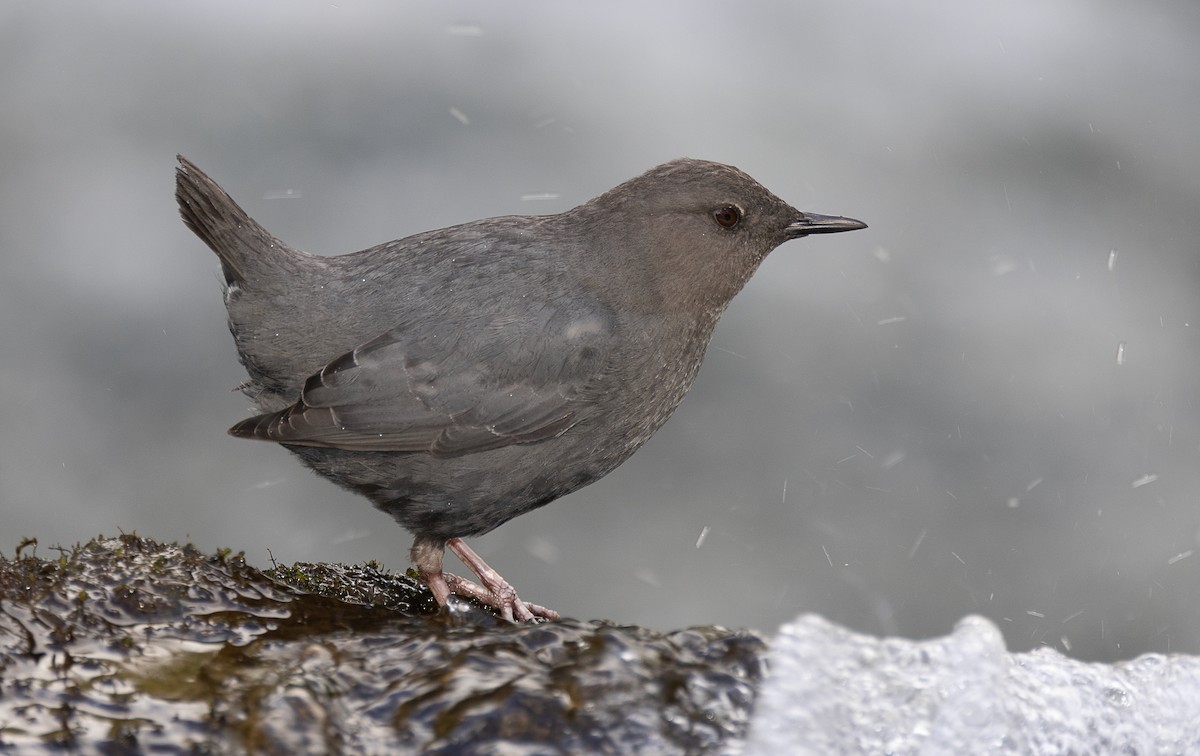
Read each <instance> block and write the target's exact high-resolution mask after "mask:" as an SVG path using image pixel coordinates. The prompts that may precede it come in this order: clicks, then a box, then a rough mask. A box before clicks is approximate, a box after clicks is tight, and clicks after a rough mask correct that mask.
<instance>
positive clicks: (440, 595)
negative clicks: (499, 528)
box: [412, 538, 558, 622]
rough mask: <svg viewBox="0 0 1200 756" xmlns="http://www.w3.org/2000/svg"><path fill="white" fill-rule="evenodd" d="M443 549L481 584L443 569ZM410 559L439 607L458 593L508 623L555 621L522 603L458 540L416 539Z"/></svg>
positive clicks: (552, 613) (547, 612)
mask: <svg viewBox="0 0 1200 756" xmlns="http://www.w3.org/2000/svg"><path fill="white" fill-rule="evenodd" d="M446 546H449V547H450V549H451V550H452V551H453V552H454V553H455V554H456V555H457V556H458V558H459V559H461V560H462V562H463V564H465V565H467V567H469V568H470V570H471V571H472V572H474V573H475V574H476V575H477V576H478V577H479V582H481V583H483V585H477V584H475V583H472V582H471V581H470V580H466V579H464V578H460V577H459V576H457V575H452V574H450V573H448V572H444V571H443V570H442V555H443V553H444V551H445V547H446ZM412 560H413V563H414V564H416V566H417V572H418V573H420V575H421V579H422V580H424V581H425V583H426V584H427V585H428V586H429V590H430V591H432V592H433V597H434V598H435V599H437V602H438V604H440V605H442V606H445V605H446V599H447V598H448V597H449V596H450V594H451V593H457V594H458V595H460V596H469V597H471V598H474V599H476V600H478V601H479V602H480V603H482V604H484V605H485V606H490V607H492V608H494V609H496V610H497V611H499V612H500V615H501V616H502V617H504V618H505V619H506V620H508V621H509V622H512V621H513V620H514V619H517V620H520V621H522V622H526V621H529V620H532V619H534V618H535V617H545V618H546V619H558V612H555V611H553V610H551V609H547V608H546V607H544V606H539V605H538V604H530V603H528V602H525V601H522V600H521V599H520V597H519V596H517V592H516V590H514V589H513V587H512V586H511V585H509V583H508V581H506V580H505V579H504V578H502V577H501V576H500V574H499V573H498V572H496V571H495V570H493V569H492V568H491V567H489V566H488V564H487V562H485V561H483V559H482V558H481V557H480V556H479V555H478V554H476V553H475V552H474V550H472V549H471V547H470V546H468V545H467V544H466V543H465V542H463V540H462V539H461V538H451V539H450V540H449V541H447V542H446V544H445V545H442V544H438V543H433V542H430V541H422V540H419V539H418V540H417V541H416V542H415V543H413V548H412Z"/></svg>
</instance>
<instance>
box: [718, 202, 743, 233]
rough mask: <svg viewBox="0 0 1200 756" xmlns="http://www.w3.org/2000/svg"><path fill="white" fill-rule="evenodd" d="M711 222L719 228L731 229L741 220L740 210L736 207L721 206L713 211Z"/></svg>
mask: <svg viewBox="0 0 1200 756" xmlns="http://www.w3.org/2000/svg"><path fill="white" fill-rule="evenodd" d="M713 220H715V221H716V222H717V225H718V226H720V227H721V228H733V227H734V226H736V225H737V224H738V222H739V221H741V220H742V208H740V207H738V206H737V205H721V206H720V207H718V208H717V209H716V210H713Z"/></svg>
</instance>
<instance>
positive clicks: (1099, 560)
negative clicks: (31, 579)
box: [0, 0, 1200, 660]
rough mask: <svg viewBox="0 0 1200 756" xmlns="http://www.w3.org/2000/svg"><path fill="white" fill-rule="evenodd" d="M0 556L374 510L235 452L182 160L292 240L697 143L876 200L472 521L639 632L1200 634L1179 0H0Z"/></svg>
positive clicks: (324, 541)
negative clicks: (851, 228)
mask: <svg viewBox="0 0 1200 756" xmlns="http://www.w3.org/2000/svg"><path fill="white" fill-rule="evenodd" d="M0 62H2V63H3V65H2V66H0V100H2V101H3V102H4V108H3V114H2V115H0V350H2V355H3V357H2V359H0V396H2V397H3V403H2V404H0V409H2V411H3V418H4V419H3V423H2V424H0V549H3V550H4V552H5V553H7V554H11V552H12V549H13V548H14V547H15V546H16V544H17V543H18V541H19V540H20V538H21V537H22V536H34V537H37V538H38V539H39V541H40V544H41V547H40V548H41V549H42V550H43V552H41V553H44V550H46V549H48V547H49V546H51V545H53V544H54V543H57V542H62V543H70V542H74V541H76V540H83V539H87V538H89V537H91V536H92V535H95V534H97V533H99V532H104V533H108V534H112V533H114V532H115V531H116V530H117V529H118V528H121V529H125V530H127V531H131V530H136V531H137V532H138V533H139V534H142V535H145V536H150V537H154V538H157V539H162V540H176V539H179V540H184V539H191V540H192V541H194V542H195V543H196V544H197V545H199V546H200V547H202V548H205V549H209V550H211V549H215V548H218V547H229V548H232V549H234V550H235V551H237V550H245V551H246V553H247V556H248V557H249V558H250V559H251V560H252V561H254V562H255V563H257V564H260V565H266V564H267V563H268V562H269V558H270V557H269V554H273V555H274V557H275V558H276V559H278V560H280V561H284V562H290V561H295V560H310V561H318V560H341V561H358V560H364V559H369V558H375V559H379V560H381V561H383V562H385V563H386V564H387V565H388V566H391V567H394V568H396V569H402V568H404V567H405V566H406V564H407V561H406V559H407V549H408V546H409V542H410V539H409V536H408V535H407V534H406V533H404V532H403V531H402V530H401V529H400V528H399V527H398V526H395V525H393V524H392V522H391V520H390V519H389V518H387V517H386V516H385V515H383V514H381V513H379V512H377V511H375V510H374V509H373V508H372V507H371V506H370V505H369V504H368V503H367V502H366V501H365V500H363V499H360V498H358V497H356V496H354V495H352V494H350V493H346V492H343V491H341V490H339V489H337V488H335V487H333V486H332V485H331V484H328V483H326V482H324V481H323V480H320V479H318V478H316V477H315V476H313V475H312V474H311V473H309V472H308V471H306V470H305V469H303V468H302V467H301V466H300V465H299V464H298V463H297V462H296V461H295V460H293V459H292V458H290V455H288V454H287V453H286V452H284V451H283V450H281V449H278V448H275V447H272V446H270V445H267V444H253V443H250V442H245V441H238V440H235V439H232V438H230V437H228V436H226V435H225V429H226V428H227V427H228V426H229V425H231V424H233V423H234V422H236V421H237V420H239V419H241V418H243V417H244V416H246V414H247V411H248V402H247V400H246V399H245V398H244V397H242V396H241V395H240V394H237V393H232V392H231V391H230V389H231V388H233V387H234V386H236V385H237V384H238V383H239V382H241V380H242V379H243V373H242V372H241V368H240V367H239V366H238V364H237V361H236V358H235V353H234V349H233V344H232V340H231V339H230V338H229V335H228V332H227V331H226V328H225V323H224V311H223V307H222V304H221V298H220V293H219V286H218V266H217V262H216V259H215V257H214V256H213V255H212V253H211V252H209V250H208V249H207V248H205V247H204V246H203V245H202V244H201V242H199V240H197V239H196V238H194V237H193V236H192V235H191V233H190V232H188V231H187V230H186V229H185V228H184V226H183V225H182V223H180V221H179V219H178V215H177V212H176V210H175V203H174V198H173V196H172V192H173V167H174V155H175V153H176V152H182V153H183V154H185V155H187V156H188V157H190V158H191V159H193V160H194V161H196V163H197V164H198V165H199V166H201V168H203V169H204V170H205V171H207V172H209V173H210V174H211V175H212V176H213V177H214V178H215V179H216V180H217V181H218V182H220V183H221V184H222V185H223V186H224V187H225V188H226V189H227V190H228V191H229V192H230V193H231V194H232V195H233V196H234V197H235V198H236V199H237V200H238V201H239V202H240V203H241V204H242V205H243V206H244V207H245V208H246V209H247V210H248V211H249V212H250V214H251V215H253V216H254V217H255V218H257V219H258V220H259V221H260V222H262V223H263V224H264V225H265V226H266V227H267V228H268V229H269V230H271V231H272V232H273V233H274V234H275V235H277V236H279V237H280V238H282V239H284V240H286V241H288V242H289V243H291V244H293V245H294V246H297V247H300V248H302V249H306V250H309V251H312V252H318V253H323V254H338V253H343V252H349V251H354V250H357V249H361V248H363V247H367V246H370V245H373V244H376V243H379V242H382V241H386V240H389V239H394V238H398V237H402V236H405V235H408V234H411V233H415V232H417V231H422V230H426V229H430V228H436V227H441V226H446V225H450V224H453V223H457V222H462V221H467V220H472V219H475V218H480V217H485V216H491V215H501V214H508V213H548V212H557V211H559V210H563V209H566V208H569V207H571V206H573V205H575V204H578V203H579V202H582V201H585V200H587V199H588V198H590V197H592V196H594V195H596V194H599V193H600V192H602V191H604V190H606V189H608V188H610V187H611V186H613V185H615V184H616V183H618V182H620V181H622V180H624V179H627V178H630V177H632V176H634V175H636V174H638V173H640V172H641V171H643V170H645V169H646V168H649V167H650V166H652V165H655V164H657V163H660V162H663V161H665V160H668V159H670V158H674V157H678V156H682V155H688V156H692V157H699V158H707V159H712V160H719V161H722V162H727V163H732V164H734V165H737V166H739V167H741V168H743V169H744V170H746V171H747V172H749V173H750V174H751V175H753V176H755V177H756V178H757V179H759V180H760V181H761V182H763V183H764V184H765V185H766V186H768V187H769V188H770V189H772V190H773V191H774V192H775V193H776V194H778V195H779V196H781V197H783V198H784V199H786V200H788V201H789V202H791V203H792V204H794V205H795V206H797V207H799V208H801V209H804V210H812V211H816V212H823V213H833V214H845V215H850V216H854V217H857V218H861V219H862V220H864V221H866V222H867V223H869V224H870V229H868V230H866V231H859V232H855V233H852V234H845V235H838V236H831V237H824V238H821V237H816V238H811V239H808V240H804V241H800V242H792V243H789V244H787V245H785V246H783V247H781V248H780V249H779V250H777V251H776V252H775V253H774V254H773V255H772V257H771V258H770V259H769V260H768V261H767V263H766V264H765V265H764V266H763V268H762V269H761V270H760V272H759V274H758V276H757V277H756V279H755V280H753V281H752V282H751V284H750V285H749V286H748V287H747V289H746V290H745V291H744V292H743V293H742V295H740V296H739V298H738V299H737V300H735V302H734V304H733V306H732V307H731V308H730V310H729V312H728V314H727V315H726V317H725V319H724V320H723V321H722V324H721V326H720V328H719V329H718V331H717V334H716V337H715V339H714V342H713V348H712V349H711V350H710V353H709V357H708V360H707V361H706V364H705V366H704V368H703V369H702V370H701V373H700V377H699V379H698V381H697V383H696V386H695V388H694V389H693V391H692V393H691V395H690V396H689V398H688V399H687V401H685V402H684V404H683V406H682V407H681V408H680V410H679V412H678V413H677V414H676V415H675V417H674V419H673V420H672V421H671V422H670V423H668V425H667V426H666V427H665V428H664V429H663V431H662V432H660V433H659V435H658V436H656V437H655V438H654V440H652V441H651V442H650V443H649V444H648V445H647V447H646V448H645V449H644V450H643V451H642V452H641V453H639V454H638V455H636V456H635V457H634V458H633V459H632V460H631V461H630V462H629V463H627V464H626V465H625V466H623V467H622V468H620V469H619V470H618V471H617V472H615V473H613V474H612V475H610V476H609V477H608V478H606V479H605V480H603V481H601V482H599V483H597V484H596V485H594V486H592V487H590V488H587V489H585V490H583V491H581V492H579V493H577V494H574V495H572V496H570V497H568V498H566V499H563V500H561V501H559V502H556V503H555V504H552V505H551V506H549V507H547V508H545V509H543V510H540V511H539V512H536V513H533V514H530V515H527V516H525V517H522V518H519V519H518V520H515V521H513V522H511V523H509V524H507V525H505V526H504V527H502V528H501V529H499V530H498V531H495V532H494V533H492V534H489V535H488V536H485V537H484V538H481V539H478V540H477V541H476V542H475V543H474V545H475V546H476V548H477V549H478V550H479V551H480V553H481V554H483V555H484V557H485V558H487V559H489V561H490V562H491V563H492V564H493V566H495V567H497V568H498V569H499V570H500V571H501V572H502V573H503V574H504V575H505V576H506V577H508V578H509V579H510V580H511V581H512V582H513V583H514V584H515V585H516V586H517V587H518V589H519V590H520V591H521V593H522V595H523V596H524V597H525V598H527V599H530V600H533V601H537V602H539V603H544V604H547V605H549V606H552V607H554V608H556V609H558V610H560V611H561V612H563V613H564V614H567V615H571V616H576V617H583V618H601V617H603V618H610V619H614V620H617V621H621V622H631V623H642V624H647V625H651V626H656V627H660V628H663V629H670V628H676V627H682V626H686V625H689V624H709V623H719V624H725V625H729V626H749V627H755V628H758V629H760V630H763V631H766V632H771V631H772V630H774V629H775V628H776V627H777V626H778V625H779V624H780V623H781V622H783V621H785V620H788V619H790V618H792V617H794V616H795V615H796V614H798V613H800V612H802V611H812V612H818V613H820V614H822V615H824V616H825V617H827V618H829V619H830V620H832V621H834V622H837V623H840V624H843V625H845V626H848V627H850V628H853V629H855V630H859V631H862V632H868V633H876V634H881V633H886V634H899V635H903V636H907V637H913V638H922V637H929V636H934V635H943V634H946V633H948V632H950V630H951V629H952V628H953V626H954V623H955V621H956V620H957V619H959V618H960V617H962V616H963V615H965V614H968V613H978V614H982V615H984V616H987V617H989V618H991V619H992V620H993V621H994V622H996V623H997V624H998V625H999V626H1000V628H1001V629H1002V631H1003V633H1004V636H1005V641H1006V642H1007V644H1008V646H1009V648H1010V649H1012V650H1025V649H1030V648H1035V647H1038V646H1053V647H1056V648H1058V649H1059V650H1062V651H1064V652H1065V653H1067V654H1069V655H1071V656H1074V657H1076V658H1081V659H1089V660H1111V659H1125V658H1130V657H1132V656H1134V655H1136V654H1138V653H1141V652H1144V651H1151V650H1153V651H1186V652H1191V653H1197V652H1200V553H1195V552H1197V551H1198V550H1200V545H1198V541H1197V539H1198V535H1200V408H1198V407H1197V398H1198V397H1197V387H1196V375H1197V367H1198V366H1200V349H1198V337H1197V330H1198V329H1200V296H1198V294H1200V291H1198V290H1200V226H1198V223H1200V221H1198V220H1197V218H1198V217H1200V180H1197V177H1198V176H1200V137H1198V135H1200V7H1198V6H1196V4H1195V3H1194V2H1190V1H1189V0H1178V1H1176V2H1158V1H1155V0H1151V1H1149V2H1144V3H1137V4H1128V3H1121V2H1117V1H1116V0H1087V1H1084V0H1075V1H1074V2H1072V1H1068V2H1060V3H1052V4H1051V3H1041V2H1036V1H1035V0H1017V1H1016V2H994V3H990V4H982V3H973V4H969V7H968V4H954V3H937V2H931V1H925V2H910V3H904V4H895V3H889V2H884V1H883V0H838V2H832V1H829V2H814V3H805V4H802V5H801V4H796V5H795V6H794V7H792V6H788V5H786V4H781V3H776V2H765V1H763V2H748V3H741V4H737V5H730V4H728V3H686V4H685V3H672V4H666V3H663V4H646V3H638V4H635V3H615V4H614V3H605V4H591V5H584V4H565V3H549V2H546V3H506V4H503V5H492V4H484V3H478V4H472V3H455V2H451V3H384V2H380V3H365V2H338V3H297V2H274V3H256V4H253V5H246V4H243V3H234V2H208V3H202V4H199V5H196V4H192V5H187V4H177V3H172V4H163V3H152V2H140V3H138V2H125V3H121V2H113V3H106V4H103V5H100V6H88V5H81V4H67V3H59V2H52V1H49V0H43V2H39V3H28V4H17V3H10V4H5V5H3V6H0Z"/></svg>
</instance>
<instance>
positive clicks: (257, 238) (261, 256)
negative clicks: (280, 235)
mask: <svg viewBox="0 0 1200 756" xmlns="http://www.w3.org/2000/svg"><path fill="white" fill-rule="evenodd" d="M176 157H177V158H178V159H179V167H178V168H176V170H175V199H176V200H177V201H178V203H179V214H180V215H181V216H182V217H183V222H184V223H185V224H186V225H187V227H188V228H190V229H192V231H193V232H195V234H196V236H199V237H200V238H201V239H202V240H203V241H204V243H205V244H207V245H208V246H209V247H210V248H211V249H212V251H213V252H216V253H217V257H219V258H220V259H221V269H222V270H223V271H224V273H225V283H226V284H228V285H230V286H234V285H239V286H240V285H242V284H245V283H247V282H251V283H252V282H253V281H254V279H255V277H256V275H257V274H258V273H260V272H262V271H263V270H264V269H276V268H279V267H281V263H283V264H284V265H286V263H285V262H284V259H285V258H288V257H295V256H298V255H303V254H304V253H302V252H298V251H296V250H293V249H291V248H290V247H288V246H287V245H286V244H284V243H283V242H281V241H279V240H278V239H276V238H275V237H274V236H271V234H270V233H269V232H268V231H267V230H266V229H265V228H263V227H262V226H260V225H259V224H258V222H257V221H255V220H254V219H253V218H251V217H250V216H249V215H247V214H246V211H245V210H243V209H242V208H241V207H239V206H238V204H237V203H236V202H234V201H233V198H232V197H230V196H229V195H228V194H227V193H226V192H225V190H224V189H222V188H221V187H220V186H218V185H217V182H215V181H213V180H212V179H211V178H209V177H208V176H207V175H206V174H205V173H204V171H202V170H200V169H199V168H197V167H196V166H195V164H193V163H192V162H191V161H190V160H188V159H187V158H185V157H184V156H182V155H177V156H176Z"/></svg>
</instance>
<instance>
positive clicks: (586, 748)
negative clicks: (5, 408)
mask: <svg viewBox="0 0 1200 756" xmlns="http://www.w3.org/2000/svg"><path fill="white" fill-rule="evenodd" d="M35 550H36V544H34V543H32V542H30V543H27V544H23V546H22V547H21V548H19V549H18V553H17V555H16V556H15V557H14V558H12V559H2V560H0V748H4V747H19V748H20V749H22V751H23V752H24V751H29V750H32V749H37V748H42V749H45V750H61V749H63V748H66V749H77V750H80V751H93V752H94V751H104V752H140V751H150V750H156V749H164V750H174V751H195V752H206V753H232V752H245V751H246V750H252V751H257V752H265V753H299V752H307V753H321V752H336V751H346V752H360V753H378V752H388V751H390V752H409V751H416V750H421V751H423V752H429V753H456V754H457V753H484V752H488V753H493V752H496V751H497V750H500V751H506V752H507V751H511V752H521V753H561V752H612V753H624V752H632V751H648V752H655V753H700V752H715V751H722V750H727V749H730V748H733V747H735V744H736V743H737V742H738V740H739V739H740V737H741V736H742V735H743V734H744V733H745V731H746V728H747V725H748V718H749V712H750V708H751V705H752V703H753V701H754V695H755V690H756V688H757V685H758V683H759V682H760V680H761V679H762V677H763V675H764V671H765V666H764V662H763V655H764V653H765V650H766V644H765V642H764V641H763V639H762V638H761V637H759V636H758V635H756V634H754V633H751V632H746V631H738V632H734V631H728V630H724V629H722V628H715V627H708V628H693V629H690V630H683V631H679V632H674V633H658V632H653V631H650V630H646V629H642V628H636V627H625V626H617V625H612V624H608V623H603V622H580V621H575V620H564V621H561V622H553V623H541V624H527V625H510V624H507V623H504V622H502V621H499V620H497V619H496V618H495V617H494V616H493V615H491V614H489V613H487V612H486V611H484V610H482V609H481V608H479V607H475V606H472V605H469V604H464V603H456V604H454V605H452V609H451V611H448V612H445V613H441V614H436V613H434V609H435V608H436V607H435V605H434V603H433V599H432V596H430V595H429V593H428V592H427V591H426V590H425V589H424V586H422V585H421V584H420V583H418V582H417V581H415V580H413V579H412V578H411V577H409V576H406V575H394V574H390V573H388V572H386V571H384V570H383V569H381V568H380V567H379V566H378V565H375V564H367V565H361V566H354V567H348V566H344V565H294V566H292V567H279V566H276V567H275V568H274V569H272V570H268V571H266V572H261V571H259V570H257V569H255V568H253V567H251V566H249V565H247V564H246V562H245V560H244V559H243V558H242V556H241V555H240V554H239V555H232V554H229V553H225V552H223V553H218V554H216V555H206V554H203V553H201V552H199V551H198V550H196V549H195V548H193V547H191V546H178V545H174V544H159V543H156V542H154V541H151V540H149V539H146V538H141V537H138V536H135V535H123V536H120V537H117V538H104V537H100V538H97V539H95V540H93V541H91V542H89V543H87V544H84V545H81V546H76V547H74V548H71V549H56V550H55V551H57V555H56V556H53V557H52V558H44V557H40V556H37V555H36V554H35Z"/></svg>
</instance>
